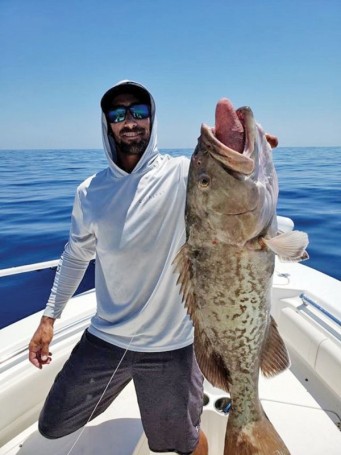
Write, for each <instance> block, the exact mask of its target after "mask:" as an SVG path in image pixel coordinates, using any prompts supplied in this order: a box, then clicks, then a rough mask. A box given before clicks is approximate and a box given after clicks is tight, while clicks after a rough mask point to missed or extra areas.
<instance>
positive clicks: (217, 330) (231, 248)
mask: <svg viewBox="0 0 341 455" xmlns="http://www.w3.org/2000/svg"><path fill="white" fill-rule="evenodd" d="M217 112H218V117H216V128H215V129H211V128H208V127H207V126H206V125H203V126H202V129H201V136H200V137H199V140H198V145H197V147H196V149H195V151H194V153H193V155H192V159H191V165H190V170H189V178H188V187H187V201H186V233H187V236H186V237H187V241H186V244H185V245H184V246H183V247H182V248H181V250H180V251H179V253H178V255H177V257H176V259H175V261H174V262H175V266H176V269H177V271H178V272H179V280H178V281H179V283H180V284H181V291H182V293H183V296H184V301H185V305H186V307H187V309H188V313H189V315H190V316H191V318H192V320H193V324H194V328H195V339H194V345H195V351H196V355H197V359H198V363H199V365H200V368H201V369H202V371H203V373H204V375H205V377H206V378H207V379H208V380H209V381H210V382H211V383H212V384H213V385H215V386H218V387H221V388H223V389H225V390H227V391H229V392H230V394H231V399H232V409H231V412H230V415H229V418H228V423H227V431H226V436H225V449H224V455H232V454H237V453H238V454H241V455H248V454H250V455H251V454H259V455H270V454H276V455H280V454H282V455H287V454H289V451H288V449H287V448H286V446H285V444H284V443H283V441H282V440H281V438H280V436H279V435H278V434H277V432H276V430H275V429H274V428H273V426H272V424H271V423H270V422H269V420H268V419H267V418H266V416H265V413H264V411H263V409H262V406H261V403H260V400H259V396H258V378H259V369H260V368H262V370H263V372H264V374H265V375H267V376H271V375H274V374H277V373H279V372H280V371H283V370H284V369H285V368H287V367H288V365H289V359H288V354H287V350H286V348H285V345H284V342H283V340H282V339H281V337H280V335H279V333H278V331H277V327H276V323H275V322H274V320H273V319H272V317H271V315H270V306H271V286H272V276H273V272H274V263H275V252H276V254H279V255H282V257H285V256H287V259H290V260H300V259H302V258H305V257H306V253H305V247H306V245H307V237H306V236H305V235H303V233H294V234H293V235H291V236H286V235H282V236H278V237H277V219H276V204H277V196H278V183H277V176H276V172H275V169H274V166H273V162H272V156H271V148H270V146H269V144H268V142H267V136H266V135H265V133H264V131H263V130H262V128H261V127H260V126H259V125H257V124H256V123H255V121H254V119H253V114H252V111H251V110H250V109H249V108H242V109H240V110H237V111H234V110H233V107H232V105H231V103H229V102H228V103H227V102H226V101H222V102H220V103H218V106H217ZM225 114H226V119H227V120H228V121H227V123H226V124H225V123H224V117H222V116H224V115H225ZM236 122H240V124H238V125H237V126H236V125H235V123H236ZM229 131H231V137H230V135H229ZM238 134H239V135H240V136H238ZM269 137H270V138H271V141H269V142H271V143H272V144H274V143H275V142H276V141H275V140H274V139H276V138H274V137H273V136H269ZM218 138H219V139H218ZM222 141H223V142H222ZM229 141H230V144H232V145H234V146H236V147H237V148H238V147H240V146H241V144H242V146H243V147H242V148H243V149H242V150H241V149H239V150H234V149H233V148H230V144H229ZM217 455H218V454H217Z"/></svg>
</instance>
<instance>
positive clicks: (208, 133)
mask: <svg viewBox="0 0 341 455" xmlns="http://www.w3.org/2000/svg"><path fill="white" fill-rule="evenodd" d="M226 101H228V100H225V99H224V100H221V101H220V102H219V103H223V102H224V103H225V105H226V106H227V107H224V106H222V105H219V103H218V105H217V110H218V107H219V108H220V111H222V110H223V109H225V110H227V112H226V118H227V119H228V116H229V115H231V110H232V109H233V108H232V109H231V106H232V105H231V104H229V105H228V104H227V103H226ZM217 110H216V112H217ZM232 114H234V115H235V117H236V118H235V119H233V121H234V123H236V121H237V122H239V125H240V126H241V128H242V129H243V130H244V131H243V132H240V135H242V137H243V139H242V142H241V140H239V141H238V140H237V141H236V140H234V141H233V140H232V141H230V142H232V143H235V144H236V145H237V146H238V147H241V148H242V150H241V151H238V150H235V149H233V148H231V146H229V139H230V138H232V139H233V135H234V136H236V134H235V131H233V124H231V125H232V127H231V129H230V130H227V131H225V132H224V133H221V134H220V131H219V128H220V124H219V123H218V122H217V116H216V128H210V127H209V126H207V125H205V124H202V125H201V136H200V141H201V143H202V145H203V146H204V147H205V149H206V150H207V152H208V153H209V154H210V155H211V156H212V158H214V159H216V160H217V161H219V162H220V163H222V164H223V165H224V166H225V167H226V168H227V169H228V170H231V171H234V172H238V173H240V174H244V175H250V174H252V172H253V170H254V168H255V163H254V160H253V159H252V157H251V156H252V154H253V151H254V144H255V121H254V118H253V113H252V110H251V109H250V108H249V107H241V108H239V109H237V110H236V111H234V112H232ZM219 115H221V112H220V113H219ZM218 120H219V119H218ZM223 136H224V137H223ZM240 137H241V136H240ZM220 138H222V140H223V141H224V142H225V143H224V142H222V140H220ZM237 139H238V137H237Z"/></svg>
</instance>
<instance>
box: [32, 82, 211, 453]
mask: <svg viewBox="0 0 341 455" xmlns="http://www.w3.org/2000/svg"><path fill="white" fill-rule="evenodd" d="M101 107H102V112H103V114H102V129H103V143H104V149H105V153H106V156H107V159H108V164H109V166H108V168H107V169H105V170H104V171H102V172H99V173H98V174H96V175H94V176H92V177H90V178H89V179H87V180H86V181H85V182H83V183H82V184H81V185H80V186H79V188H78V189H77V194H76V198H75V202H74V207H73V212H72V225H71V230H70V238H69V242H68V244H67V245H66V247H65V249H64V252H63V255H62V257H61V261H60V264H59V267H58V270H57V273H56V278H55V281H54V284H53V288H52V291H51V295H50V298H49V301H48V303H47V306H46V310H45V312H44V316H43V317H42V320H41V323H40V325H39V327H38V329H37V331H36V332H35V334H34V335H33V338H32V340H31V342H30V346H29V350H30V354H29V358H30V361H31V362H32V363H33V365H35V366H36V367H38V368H42V366H43V365H44V364H48V363H50V361H51V357H50V353H49V344H50V342H51V340H52V336H53V323H54V320H55V319H56V318H58V317H60V316H61V313H62V310H63V308H64V306H65V304H66V303H67V301H68V300H69V299H70V297H71V296H72V295H73V293H74V292H75V290H76V289H77V287H78V284H79V283H80V281H81V279H82V277H83V275H84V272H85V270H86V267H87V265H88V263H89V261H90V260H91V259H92V258H94V257H96V268H95V282H96V298H97V312H96V314H95V316H94V317H93V318H92V320H91V324H90V327H89V328H88V329H87V330H86V332H85V333H84V334H83V336H82V339H81V341H80V342H79V343H78V345H77V346H76V347H75V349H74V350H73V352H72V354H71V356H70V358H69V360H68V361H67V362H66V364H65V365H64V367H63V369H62V371H61V373H59V375H58V376H57V378H56V380H55V383H54V385H53V386H52V388H51V391H50V393H49V395H48V397H47V399H46V402H45V405H44V407H43V410H42V412H41V415H40V418H39V430H40V432H41V433H42V435H43V436H45V437H47V438H59V437H62V436H65V435H66V434H68V433H71V432H73V431H76V430H77V429H78V428H80V427H81V426H83V425H85V424H86V423H87V422H88V421H89V419H90V418H92V417H95V416H97V415H98V414H100V413H102V412H103V411H104V410H105V409H106V408H107V407H108V406H109V405H110V404H111V403H112V401H113V400H114V399H115V398H116V397H117V395H118V394H119V393H120V392H121V391H122V389H123V388H124V387H125V386H126V385H127V383H128V382H129V381H130V380H131V379H133V380H134V385H135V388H136V393H137V397H138V402H139V406H140V411H141V418H142V423H143V427H144V430H145V433H146V435H147V438H148V442H149V446H150V449H151V450H153V451H155V452H167V451H174V452H177V453H180V454H191V453H194V454H196V455H199V454H200V455H201V454H205V453H207V443H206V441H205V437H204V435H203V434H202V432H200V431H199V422H200V414H201V411H202V395H203V386H202V382H203V378H202V375H201V372H200V370H199V368H198V366H197V363H196V359H195V356H194V353H193V328H192V323H191V321H190V319H189V317H188V315H187V314H186V311H185V309H184V306H183V304H182V302H181V297H180V295H179V289H178V287H177V285H176V279H177V277H176V275H175V274H174V273H173V267H172V261H173V259H174V257H175V255H176V253H177V251H178V250H179V249H180V247H181V245H182V244H183V243H184V241H185V224H184V206H185V194H186V179H187V173H188V164H189V162H188V160H187V159H186V158H184V157H179V158H171V157H169V156H167V155H160V154H159V152H158V149H157V143H156V118H155V103H154V100H153V97H152V96H151V94H150V93H149V92H148V91H147V90H146V88H145V87H143V86H142V85H140V84H137V83H135V82H131V81H123V82H121V83H119V84H117V85H116V86H115V87H113V88H112V89H110V90H109V91H108V92H106V93H105V94H104V96H103V98H102V101H101ZM114 372H115V373H114ZM113 373H114V374H113ZM112 375H113V377H112ZM111 377H112V379H111V382H110V386H109V387H108V388H107V390H106V392H105V394H104V396H103V398H102V399H101V401H100V403H99V404H98V400H99V399H100V397H101V395H102V393H103V391H104V390H105V388H106V386H107V384H108V382H109V381H110V378H111ZM155 396H157V397H158V400H157V402H155V400H154V397H155ZM85 398H87V399H85ZM153 403H155V405H153ZM97 404H98V406H97V407H96V405H97ZM94 410H95V412H93V411H94Z"/></svg>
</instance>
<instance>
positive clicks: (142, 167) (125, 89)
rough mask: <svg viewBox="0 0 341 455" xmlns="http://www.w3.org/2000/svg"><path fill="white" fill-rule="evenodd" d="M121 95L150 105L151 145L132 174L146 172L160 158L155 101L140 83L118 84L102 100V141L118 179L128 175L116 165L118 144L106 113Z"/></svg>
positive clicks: (127, 81) (111, 167)
mask: <svg viewBox="0 0 341 455" xmlns="http://www.w3.org/2000/svg"><path fill="white" fill-rule="evenodd" d="M120 93H131V94H133V95H136V96H137V97H138V98H140V99H141V102H144V103H147V104H149V105H150V112H151V117H150V139H149V143H148V145H147V147H146V150H145V151H144V153H143V155H142V156H141V159H140V160H139V162H138V163H137V165H136V166H135V168H134V169H133V171H132V173H137V172H141V171H142V172H144V171H147V170H148V168H149V167H150V166H151V165H152V163H153V161H154V160H155V158H156V157H157V156H158V153H159V152H158V149H157V132H156V116H155V101H154V98H153V97H152V95H151V93H150V92H149V90H148V89H147V88H146V87H144V86H143V85H142V84H139V83H138V82H134V81H129V80H123V81H121V82H118V83H117V84H116V85H114V86H113V87H112V88H110V89H109V90H108V91H107V92H105V94H104V95H103V97H102V99H101V109H102V140H103V146H104V150H105V154H106V157H107V160H108V163H109V167H110V169H111V170H112V172H113V173H114V175H115V176H117V177H123V176H125V175H127V172H126V171H124V170H123V169H121V168H120V167H118V166H117V165H116V161H117V154H116V144H115V141H114V138H113V137H112V136H111V134H109V133H110V125H109V124H108V122H107V118H106V112H107V110H108V108H110V106H111V102H112V100H113V98H114V97H116V96H117V95H119V94H120Z"/></svg>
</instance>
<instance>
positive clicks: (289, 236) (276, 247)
mask: <svg viewBox="0 0 341 455" xmlns="http://www.w3.org/2000/svg"><path fill="white" fill-rule="evenodd" d="M262 242H263V243H264V244H265V245H266V246H267V247H268V248H269V249H270V250H272V251H273V252H274V253H275V254H277V255H278V256H279V258H280V259H281V260H282V261H284V262H298V261H304V260H305V259H309V255H308V253H307V252H306V248H307V246H308V243H309V240H308V235H307V234H306V233H305V232H301V231H290V232H284V233H283V234H279V235H277V236H276V237H272V238H271V239H267V238H264V237H263V238H262Z"/></svg>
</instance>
